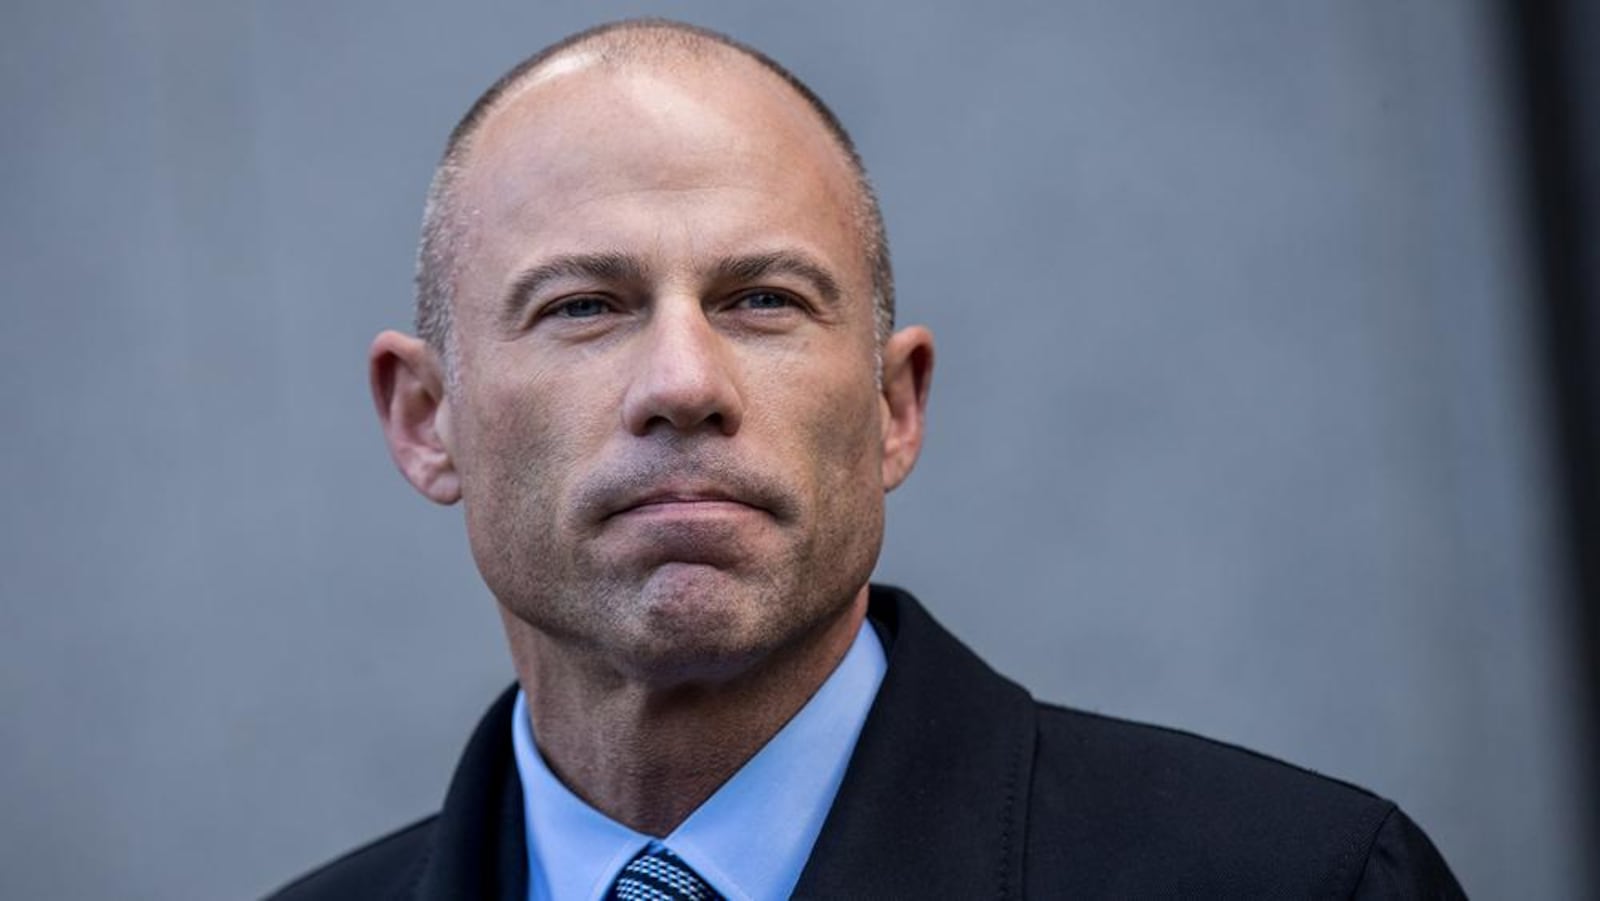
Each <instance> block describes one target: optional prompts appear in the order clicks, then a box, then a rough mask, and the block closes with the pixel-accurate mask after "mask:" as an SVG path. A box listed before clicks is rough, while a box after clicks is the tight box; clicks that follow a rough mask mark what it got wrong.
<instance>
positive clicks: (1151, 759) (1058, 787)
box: [1027, 705, 1459, 898]
mask: <svg viewBox="0 0 1600 901" xmlns="http://www.w3.org/2000/svg"><path fill="white" fill-rule="evenodd" d="M1037 740H1038V745H1037V754H1036V757H1035V763H1034V773H1033V786H1032V792H1031V799H1030V805H1029V808H1030V809H1029V817H1028V819H1029V841H1028V853H1027V856H1028V858H1029V860H1030V865H1029V868H1028V869H1029V871H1030V873H1040V874H1063V873H1067V874H1072V881H1073V884H1072V886H1071V887H1072V888H1073V889H1075V890H1077V891H1078V892H1079V893H1083V894H1091V895H1093V894H1104V895H1115V894H1121V893H1124V892H1126V891H1133V892H1135V893H1138V892H1140V891H1144V890H1148V889H1151V888H1156V887H1161V888H1167V889H1172V890H1176V891H1178V892H1179V893H1181V894H1196V893H1198V894H1204V895H1211V894H1219V895H1225V896H1232V897H1244V896H1249V897H1261V896H1274V897H1317V898H1323V897H1340V898H1348V897H1352V896H1360V895H1362V894H1364V891H1365V889H1364V886H1367V887H1370V885H1371V884H1372V883H1373V882H1374V879H1375V878H1378V877H1380V876H1381V877H1387V876H1388V875H1390V874H1388V873H1378V872H1376V870H1377V869H1378V868H1380V867H1387V866H1389V865H1390V864H1391V863H1394V860H1393V858H1395V856H1396V854H1400V855H1401V856H1402V858H1404V859H1401V860H1399V862H1398V865H1399V866H1400V867H1401V869H1402V871H1403V872H1402V873H1401V877H1402V878H1404V877H1405V876H1406V873H1417V874H1421V875H1420V876H1419V878H1433V877H1435V876H1439V877H1440V881H1439V882H1438V883H1437V884H1436V888H1439V889H1441V890H1442V893H1443V894H1444V895H1445V896H1454V895H1453V894H1452V892H1451V888H1452V887H1453V886H1454V880H1453V878H1452V877H1450V875H1449V871H1448V868H1446V867H1444V864H1443V861H1442V859H1440V858H1439V856H1438V852H1437V851H1436V850H1434V849H1433V846H1432V844H1431V843H1429V842H1428V840H1427V837H1426V836H1425V835H1423V834H1422V831H1421V830H1420V829H1418V828H1417V827H1416V826H1415V824H1413V823H1411V821H1410V820H1409V819H1407V818H1406V816H1405V815H1404V814H1403V813H1401V812H1400V811H1399V810H1398V809H1397V808H1396V807H1395V805H1394V804H1393V803H1392V802H1390V801H1388V800H1385V799H1384V798H1381V797H1379V796H1377V795H1375V794H1373V793H1372V792H1369V791H1367V790H1366V789H1363V788H1361V787H1359V786H1356V785H1352V784H1350V783H1347V782H1342V781H1340V780H1337V779H1333V778H1329V777H1327V776H1323V775H1321V774H1318V773H1315V772H1313V771H1311V770H1308V769H1304V768H1302V767H1298V766H1294V765H1292V764H1289V763H1285V762H1283V761H1280V760H1276V759H1274V758H1271V757H1268V756H1266V755H1264V754H1259V753H1257V752H1254V751H1250V750H1247V749H1244V748H1240V747H1237V746H1235V745H1230V744H1226V743H1224V742H1220V741H1214V740H1212V739H1208V738H1204V737H1201V736H1198V735H1194V734H1192V733H1188V732H1184V731H1181V730H1178V729H1170V728H1165V727H1160V726H1151V725H1145V724H1141V723H1134V722H1130V721H1127V720H1121V719H1116V718H1114V717H1108V716H1102V715H1099V714H1093V713H1086V712H1083V711H1078V710H1072V709H1070V708H1064V707H1057V706H1053V705H1039V708H1038V739H1037ZM1374 860H1377V861H1378V863H1377V864H1374V863H1373V861H1374ZM1440 874H1442V876H1441V875H1440ZM1043 878H1046V879H1047V881H1048V880H1049V879H1050V878H1052V877H1050V876H1044V877H1043ZM1035 887H1036V888H1038V887H1041V886H1035ZM1065 887H1066V886H1063V888H1065ZM1086 890H1087V891H1086ZM1454 891H1455V892H1459V888H1455V889H1454Z"/></svg>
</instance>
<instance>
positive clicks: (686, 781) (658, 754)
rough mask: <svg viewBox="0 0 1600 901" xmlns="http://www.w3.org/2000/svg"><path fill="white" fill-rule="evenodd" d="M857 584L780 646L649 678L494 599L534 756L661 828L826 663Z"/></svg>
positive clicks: (786, 715) (779, 721)
mask: <svg viewBox="0 0 1600 901" xmlns="http://www.w3.org/2000/svg"><path fill="white" fill-rule="evenodd" d="M866 607H867V588H866V586H862V588H861V591H860V592H859V593H858V594H857V596H856V598H855V599H854V601H853V602H852V603H851V604H850V605H849V606H848V607H846V608H845V609H844V610H842V611H841V612H840V614H839V615H837V616H835V617H833V618H832V619H830V620H829V621H827V622H825V623H823V624H822V625H821V626H819V627H818V628H816V629H813V630H812V631H811V632H810V633H808V634H806V635H804V636H802V637H801V638H800V639H798V640H797V641H795V642H794V643H792V644H791V645H790V646H787V647H783V648H780V649H777V650H774V651H773V652H771V653H770V654H767V655H766V656H765V657H764V658H762V659H761V660H759V661H757V662H755V663H753V664H751V665H750V666H749V667H747V668H745V669H743V670H742V671H740V672H738V673H736V674H733V675H731V676H724V677H721V678H718V679H716V680H706V681H670V682H664V683H655V682H652V681H649V680H647V679H640V678H636V677H635V678H625V677H622V676H620V675H619V674H618V672H617V671H616V670H615V669H610V668H606V667H603V666H598V665H597V664H596V661H595V655H594V653H593V652H592V651H590V650H588V649H586V648H573V647H571V646H568V645H564V644H562V643H561V642H560V641H559V640H558V639H555V638H553V637H551V636H549V635H547V634H545V633H543V632H540V631H538V630H537V629H535V628H533V627H532V626H530V625H529V624H527V623H526V622H524V621H522V620H520V619H518V618H516V617H515V616H514V615H512V614H510V613H509V612H507V611H506V610H505V608H504V607H502V608H501V617H502V619H503V620H504V621H505V625H506V635H507V638H508V639H509V641H510V643H511V653H512V659H513V660H514V661H515V663H516V668H517V676H518V679H519V680H520V681H521V683H522V688H523V691H524V692H525V694H526V695H527V699H528V716H529V719H531V720H532V725H533V734H534V738H535V741H536V743H537V745H538V748H539V753H540V755H541V756H542V757H543V758H544V760H545V763H546V764H547V765H548V766H549V767H550V769H551V771H552V772H554V773H555V775H556V777H557V778H559V779H560V780H561V781H562V782H563V783H564V784H565V785H566V786H567V787H568V788H570V789H571V790H572V791H573V793H574V794H576V795H578V797H580V798H582V799H583V800H584V801H586V802H588V803H589V804H590V805H591V806H593V807H594V808H595V809H597V810H599V811H600V812H602V813H604V814H605V815H606V816H608V817H610V818H612V819H613V820H616V821H617V822H619V823H622V824H624V825H626V826H628V827H629V828H631V829H633V830H635V831H638V832H642V833H644V834H646V835H652V836H656V837H658V838H659V837H662V836H665V835H667V834H668V833H670V832H671V831H672V830H673V829H675V828H677V826H678V824H680V823H682V822H683V821H684V820H685V819H688V817H689V815H690V814H691V813H693V812H694V811H695V809H696V808H698V807H699V806H700V805H701V804H703V803H704V802H705V801H706V799H707V798H709V797H711V795H712V794H713V793H715V792H716V790H717V789H718V788H720V787H721V786H722V784H723V783H724V782H726V781H728V779H729V778H730V777H732V776H733V774H734V773H735V772H737V771H738V770H739V768H740V767H742V766H743V765H744V764H745V762H746V761H748V760H749V759H750V758H751V757H754V756H755V754H756V752H758V751H760V750H761V748H762V747H763V746H764V745H766V743H767V742H768V741H769V740H770V739H771V738H772V737H773V736H774V735H776V734H777V733H778V731H779V730H780V729H782V728H783V726H784V724H786V723H788V722H789V720H790V719H791V718H792V717H793V716H794V715H795V714H796V713H797V712H799V710H800V708H801V707H803V706H805V704H806V702H807V701H809V700H810V699H811V696H812V695H813V694H815V693H816V691H817V689H818V688H820V687H821V686H822V683H823V682H825V681H826V680H827V678H828V676H829V675H831V674H832V673H833V670H834V669H835V667H837V666H838V664H839V661H840V660H842V659H843V658H844V655H845V653H846V652H847V651H848V650H849V649H850V644H851V642H853V641H854V640H855V636H856V632H857V630H858V629H859V628H860V626H861V622H862V620H863V619H864V618H865V616H866Z"/></svg>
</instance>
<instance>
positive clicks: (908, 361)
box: [883, 325, 933, 491]
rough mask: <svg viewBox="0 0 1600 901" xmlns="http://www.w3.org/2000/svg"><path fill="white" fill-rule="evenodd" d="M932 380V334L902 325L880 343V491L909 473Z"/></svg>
mask: <svg viewBox="0 0 1600 901" xmlns="http://www.w3.org/2000/svg"><path fill="white" fill-rule="evenodd" d="M932 383H933V334H932V333H931V332H929V331H928V330H927V329H925V328H923V327H922V326H920V325H913V326H909V327H907V328H903V329H901V330H900V331H898V332H895V333H894V334H893V335H890V336H889V340H888V341H886V342H885V343H884V345H883V490H884V491H893V490H894V489H895V488H897V487H899V485H900V483H901V482H903V481H905V479H906V476H908V475H910V474H911V467H913V466H915V465H916V463H917V455H918V454H919V453H921V452H922V427H923V416H924V414H925V413H926V412H927V409H928V388H929V386H930V385H932Z"/></svg>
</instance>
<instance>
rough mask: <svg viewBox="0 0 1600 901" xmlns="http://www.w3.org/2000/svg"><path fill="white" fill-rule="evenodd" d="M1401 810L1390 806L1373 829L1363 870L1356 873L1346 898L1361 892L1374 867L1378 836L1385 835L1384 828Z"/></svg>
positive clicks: (1365, 853)
mask: <svg viewBox="0 0 1600 901" xmlns="http://www.w3.org/2000/svg"><path fill="white" fill-rule="evenodd" d="M1399 809H1400V808H1399V807H1397V806H1395V805H1394V804H1390V805H1389V809H1388V811H1386V812H1385V813H1384V815H1383V818H1382V819H1380V820H1378V826H1377V828H1375V829H1373V830H1372V834H1371V835H1370V836H1368V837H1367V842H1366V850H1365V851H1364V852H1363V854H1362V856H1361V869H1360V870H1359V871H1357V872H1356V881H1355V882H1353V883H1351V885H1350V891H1349V893H1347V894H1346V895H1345V897H1347V898H1354V897H1355V896H1356V893H1357V892H1359V891H1361V885H1362V883H1364V882H1366V881H1367V870H1368V868H1370V867H1371V866H1372V852H1373V849H1375V848H1377V847H1378V836H1379V835H1381V834H1382V833H1383V830H1384V827H1385V826H1387V825H1389V821H1390V820H1391V819H1393V818H1394V815H1395V812H1396V811H1398V810H1399Z"/></svg>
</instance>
